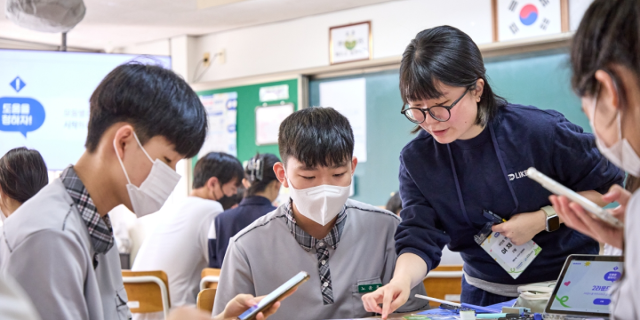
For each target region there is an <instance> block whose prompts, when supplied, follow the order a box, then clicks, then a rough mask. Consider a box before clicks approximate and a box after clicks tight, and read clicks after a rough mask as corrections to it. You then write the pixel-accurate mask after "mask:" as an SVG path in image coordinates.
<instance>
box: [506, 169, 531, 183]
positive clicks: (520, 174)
mask: <svg viewBox="0 0 640 320" xmlns="http://www.w3.org/2000/svg"><path fill="white" fill-rule="evenodd" d="M508 176H509V180H510V181H513V180H516V179H520V178H524V177H526V176H527V171H526V170H525V171H520V172H516V173H510V174H509V175H508Z"/></svg>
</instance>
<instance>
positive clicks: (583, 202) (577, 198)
mask: <svg viewBox="0 0 640 320" xmlns="http://www.w3.org/2000/svg"><path fill="white" fill-rule="evenodd" d="M527 176H528V177H529V178H531V179H533V180H535V181H536V182H538V183H540V184H541V185H542V186H543V187H544V188H545V189H547V190H549V191H551V192H553V193H554V194H557V195H559V196H565V197H567V198H569V200H571V201H573V202H575V203H577V204H579V205H580V206H582V208H584V210H586V211H587V212H589V213H591V215H592V216H594V217H596V218H598V219H600V220H602V221H604V222H606V223H608V224H610V225H611V226H614V227H617V228H622V227H624V224H623V223H622V222H621V221H620V220H618V219H617V218H616V217H614V216H613V215H611V213H610V212H609V211H608V210H607V209H604V208H602V207H600V206H599V205H597V204H595V203H593V202H592V201H591V200H589V199H587V198H585V197H583V196H581V195H579V194H577V193H576V192H574V191H573V190H571V189H569V188H567V187H565V186H563V185H561V184H559V183H558V182H556V181H554V180H553V179H551V178H549V177H547V176H546V175H545V174H543V173H542V172H540V171H538V170H536V168H533V167H531V168H529V169H528V170H527Z"/></svg>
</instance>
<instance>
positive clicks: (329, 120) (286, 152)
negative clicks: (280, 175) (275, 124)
mask: <svg viewBox="0 0 640 320" xmlns="http://www.w3.org/2000/svg"><path fill="white" fill-rule="evenodd" d="M353 144H354V142H353V130H351V125H350V124H349V120H347V118H346V117H345V116H343V115H341V114H340V113H339V112H338V111H336V110H335V109H333V108H321V107H315V108H307V109H302V110H299V111H296V112H294V113H293V114H291V115H290V116H288V117H287V118H286V119H284V121H282V123H281V124H280V131H279V132H278V147H279V149H280V158H282V161H283V162H284V163H285V164H286V162H287V158H288V157H294V158H295V159H297V160H298V161H300V162H302V163H303V164H304V165H305V166H307V167H309V168H313V167H315V166H318V165H320V166H324V167H329V166H336V165H343V164H345V163H346V162H348V161H351V158H352V157H353Z"/></svg>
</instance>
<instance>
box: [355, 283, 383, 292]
mask: <svg viewBox="0 0 640 320" xmlns="http://www.w3.org/2000/svg"><path fill="white" fill-rule="evenodd" d="M380 287H382V283H372V284H361V285H358V293H369V292H374V291H376V290H378V288H380Z"/></svg>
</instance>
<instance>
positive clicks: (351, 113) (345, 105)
mask: <svg viewBox="0 0 640 320" xmlns="http://www.w3.org/2000/svg"><path fill="white" fill-rule="evenodd" d="M320 106H322V107H332V108H334V109H336V110H337V111H338V112H340V113H341V114H342V115H344V116H345V117H347V119H349V123H350V124H351V128H352V129H353V138H354V140H355V141H354V142H355V146H354V150H353V155H354V156H356V157H357V158H358V162H366V161H367V88H366V80H365V78H357V79H349V80H338V81H331V82H323V83H320Z"/></svg>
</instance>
